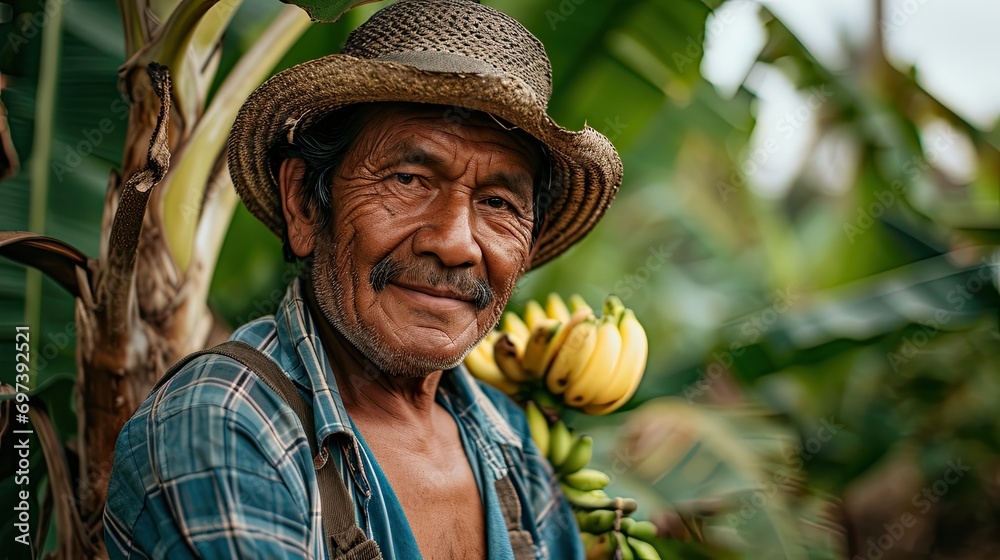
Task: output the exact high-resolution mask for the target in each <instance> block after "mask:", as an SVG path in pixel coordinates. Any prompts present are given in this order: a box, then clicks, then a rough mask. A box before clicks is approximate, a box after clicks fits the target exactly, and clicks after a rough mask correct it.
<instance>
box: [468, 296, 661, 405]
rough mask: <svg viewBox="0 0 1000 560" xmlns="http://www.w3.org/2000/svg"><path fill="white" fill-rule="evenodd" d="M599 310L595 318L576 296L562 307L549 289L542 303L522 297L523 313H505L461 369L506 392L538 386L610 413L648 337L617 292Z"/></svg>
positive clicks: (631, 386)
mask: <svg viewBox="0 0 1000 560" xmlns="http://www.w3.org/2000/svg"><path fill="white" fill-rule="evenodd" d="M602 311H603V313H602V315H601V316H600V317H597V316H596V315H595V314H594V311H593V309H591V307H590V306H589V305H587V302H586V301H584V299H583V298H582V297H580V296H579V295H576V294H574V295H573V296H570V298H569V301H568V305H567V302H565V301H563V299H562V298H561V297H560V296H559V295H558V294H555V293H552V294H549V296H548V298H547V299H546V302H545V306H544V307H543V306H542V305H541V304H540V303H538V302H537V301H529V302H528V303H527V305H525V309H524V317H523V318H522V317H520V316H518V315H517V314H516V313H514V312H512V311H507V312H505V313H504V315H503V317H502V319H501V320H500V325H499V330H495V331H493V332H491V333H490V334H489V335H488V336H487V337H486V339H485V340H484V341H483V343H482V344H480V345H479V346H478V347H477V348H476V349H475V350H473V351H472V353H470V354H469V356H468V357H467V358H466V361H465V363H466V366H468V368H469V371H470V372H472V374H473V375H475V376H476V377H478V378H479V379H481V380H483V381H485V382H486V383H489V384H490V385H493V386H495V387H497V388H498V389H500V390H501V391H503V392H505V393H507V394H508V395H511V396H516V395H518V394H524V393H526V392H531V388H532V387H538V388H544V389H547V391H548V392H549V393H551V394H553V395H556V396H557V397H559V398H561V400H562V401H563V402H564V403H565V405H567V406H570V407H573V408H577V409H580V410H582V411H583V412H585V413H587V414H595V415H599V414H607V413H609V412H612V411H614V410H617V409H618V408H619V407H621V406H622V405H624V404H625V403H626V402H628V400H629V399H630V398H632V395H633V394H634V393H635V390H636V388H637V387H638V386H639V381H641V380H642V374H643V371H644V370H645V367H646V356H647V354H648V341H647V339H646V333H645V331H644V330H643V328H642V325H640V324H639V321H638V320H636V318H635V314H634V313H633V312H632V310H631V309H625V306H624V305H622V302H621V300H619V299H618V298H617V297H615V296H608V297H607V299H606V300H605V301H604V306H603V310H602ZM522 387H523V388H526V389H527V391H522V390H521V388H522Z"/></svg>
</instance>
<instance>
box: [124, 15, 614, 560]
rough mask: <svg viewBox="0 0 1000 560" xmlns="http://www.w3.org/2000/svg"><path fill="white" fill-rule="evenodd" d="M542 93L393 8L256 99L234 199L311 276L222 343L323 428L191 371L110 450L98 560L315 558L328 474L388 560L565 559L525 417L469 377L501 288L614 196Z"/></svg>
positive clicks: (589, 147)
mask: <svg viewBox="0 0 1000 560" xmlns="http://www.w3.org/2000/svg"><path fill="white" fill-rule="evenodd" d="M550 90H551V71H550V67H549V63H548V58H547V57H546V56H545V52H544V50H543V48H542V46H541V44H540V43H539V42H538V41H537V39H535V38H534V37H533V36H532V35H531V34H530V33H528V31H527V30H525V29H524V28H523V27H522V26H521V25H520V24H518V23H517V22H516V21H514V20H513V19H511V18H509V17H507V16H505V15H503V14H501V13H499V12H497V11H495V10H493V9H491V8H488V7H484V6H481V5H479V4H477V3H474V2H470V1H467V0H439V1H434V0H403V1H400V2H398V3H396V4H394V5H391V6H389V7H387V8H385V9H383V10H382V11H380V12H378V13H377V14H375V15H374V16H373V17H372V18H371V19H370V20H369V21H368V22H367V23H365V24H364V25H362V26H361V27H359V28H358V29H357V30H356V31H355V32H354V33H352V35H351V37H350V38H349V39H348V41H347V44H346V45H345V47H344V49H343V51H342V52H341V54H338V55H330V56H327V57H324V58H320V59H317V60H313V61H310V62H307V63H304V64H301V65H299V66H296V67H293V68H290V69H288V70H286V71H284V72H281V73H280V74H278V75H277V76H275V77H274V78H272V79H271V80H269V81H268V82H267V83H265V84H264V85H262V86H261V87H260V88H258V90H257V91H255V92H254V94H252V95H251V96H250V98H249V99H248V100H247V102H246V103H245V105H244V106H243V108H242V109H241V111H240V113H239V116H238V117H237V119H236V123H235V124H234V126H233V129H232V132H231V134H230V146H229V167H230V173H231V175H232V177H233V181H234V184H235V186H236V189H237V191H238V192H239V194H240V197H241V198H242V199H243V201H244V203H245V204H246V206H247V208H248V209H249V210H250V211H251V212H252V213H253V214H254V215H255V216H256V217H257V218H258V219H260V220H261V221H262V222H263V223H264V224H265V225H267V226H268V228H269V229H271V230H272V231H273V232H274V233H275V234H277V235H278V236H279V237H281V238H282V239H283V240H284V244H285V252H286V256H287V257H290V258H295V257H297V258H302V259H305V260H306V262H307V263H308V272H307V274H305V275H304V277H303V278H302V279H300V280H296V281H293V282H292V284H291V285H290V286H289V288H288V292H287V294H286V297H285V299H284V301H283V302H282V304H281V306H280V308H279V310H278V311H277V312H276V313H275V315H274V316H273V317H266V318H263V319H260V320H258V321H255V322H252V323H250V324H248V325H244V326H243V327H241V328H240V329H238V330H237V331H236V332H235V333H234V334H233V339H235V340H240V341H243V342H246V343H249V344H250V345H252V346H254V347H255V348H257V349H259V350H261V351H262V352H263V353H264V354H265V355H266V356H267V357H268V358H269V359H270V360H273V361H274V362H275V363H277V364H278V365H279V366H280V367H281V369H282V370H283V371H284V372H285V375H287V377H288V378H290V379H291V381H293V382H294V383H295V387H296V389H297V390H298V392H299V393H301V395H302V396H303V397H304V398H305V401H306V402H307V403H308V404H309V406H310V407H311V410H312V413H313V415H314V421H313V424H314V425H311V426H309V425H303V424H304V422H303V421H300V420H299V419H298V417H297V416H296V414H295V413H293V412H292V409H291V408H290V407H289V406H288V405H287V404H285V402H283V401H282V398H281V397H279V396H278V395H277V394H275V392H274V391H271V390H270V389H269V388H268V386H267V385H265V384H264V383H261V381H260V379H261V378H260V377H259V376H260V375H261V372H259V371H250V369H251V368H248V367H246V366H244V365H242V364H240V363H239V362H237V361H235V360H233V359H230V358H227V357H224V356H221V355H215V354H212V355H207V356H200V357H198V358H196V359H194V360H191V361H190V362H188V363H187V364H186V365H185V366H184V367H183V368H181V369H180V370H179V371H177V372H176V374H175V375H174V376H173V377H171V378H169V380H167V381H166V382H165V383H164V384H163V386H162V387H160V388H158V389H156V390H154V391H153V393H152V394H151V395H150V397H149V398H148V399H147V400H146V402H144V403H143V404H142V405H141V406H140V407H139V409H138V411H137V412H136V414H135V416H134V417H133V418H132V420H130V421H129V423H128V424H126V426H125V427H124V429H123V430H122V433H121V436H120V437H119V441H118V445H117V448H116V452H115V466H114V471H113V473H112V479H111V483H110V486H109V489H108V506H107V510H106V514H105V534H106V541H107V547H108V552H109V554H110V556H111V557H112V558H123V557H157V558H191V557H201V558H230V557H240V558H242V557H254V558H326V557H327V555H328V554H330V555H331V556H332V555H333V553H332V552H331V551H329V550H328V548H330V547H331V545H328V543H327V542H326V541H325V539H324V529H325V527H324V520H323V516H324V515H328V514H330V512H324V511H321V508H320V504H321V503H324V502H323V499H325V497H322V499H321V494H322V493H323V489H321V488H320V487H319V486H318V484H319V483H318V482H317V478H318V475H317V473H318V472H322V469H324V468H326V466H325V465H326V463H327V462H330V463H331V464H332V465H334V466H335V467H336V469H337V472H339V477H338V478H337V480H338V484H339V483H340V481H341V480H342V482H343V483H344V484H346V487H347V493H348V494H349V495H350V499H351V500H350V501H351V503H352V504H353V509H354V511H353V515H350V517H352V518H353V519H354V521H356V523H357V525H358V526H359V527H360V528H361V531H363V532H364V537H366V538H369V539H373V540H374V541H375V543H377V545H378V549H379V551H380V553H381V555H382V558H420V557H425V558H460V559H466V558H487V557H488V558H554V559H555V558H560V559H561V558H575V557H581V556H582V550H581V545H580V543H579V538H578V535H577V528H576V524H575V521H574V520H573V518H572V514H571V512H570V510H569V507H568V504H567V503H566V501H565V500H564V499H563V497H562V495H561V494H560V492H559V490H558V486H557V485H556V483H555V478H554V475H553V473H552V471H551V468H550V467H549V465H548V463H547V462H546V460H545V458H544V457H542V456H540V455H539V452H538V450H537V448H536V447H535V446H534V444H533V443H532V442H531V438H530V434H529V431H528V428H527V423H526V420H525V418H524V415H523V414H522V413H521V411H520V410H519V409H518V408H517V407H516V406H515V405H514V404H513V403H512V402H511V401H510V400H509V399H507V398H506V397H505V396H504V395H502V394H500V393H499V392H497V391H495V390H493V389H491V388H489V387H487V386H484V385H482V384H479V383H478V382H476V381H475V380H474V379H473V378H472V377H471V376H470V375H469V374H468V373H467V372H466V371H465V370H464V369H463V368H462V367H461V366H460V364H461V361H462V359H463V358H464V356H465V355H466V354H467V353H468V352H469V351H470V350H471V349H472V348H473V347H475V345H476V344H478V343H479V341H480V340H482V339H483V338H484V337H485V335H486V334H487V333H488V332H489V331H490V329H492V328H493V327H494V326H495V325H496V323H497V321H498V319H499V317H500V314H501V312H502V310H503V308H504V305H505V304H506V303H507V301H508V299H509V298H510V296H511V293H512V291H513V289H514V285H515V283H516V282H517V279H518V278H519V277H520V276H521V275H522V274H523V273H524V272H525V271H526V270H528V269H530V268H534V267H537V266H539V265H540V264H542V263H544V262H546V261H548V260H550V259H552V258H553V257H555V256H556V255H558V254H559V253H561V252H562V251H564V250H565V249H566V248H568V247H569V246H570V245H572V244H573V243H574V242H576V241H577V240H579V239H580V238H581V237H582V236H583V235H585V234H586V233H587V232H588V231H589V230H590V229H591V228H592V227H593V225H594V224H595V223H596V222H597V220H598V219H599V218H600V216H601V215H603V213H604V211H605V209H606V208H607V206H608V205H609V204H610V202H611V199H612V198H613V197H614V194H615V192H616V190H617V186H618V184H619V182H620V178H621V163H620V160H619V159H618V156H617V153H616V152H615V150H614V148H613V147H612V146H611V144H610V142H608V140H607V139H606V138H604V137H603V136H601V135H600V134H599V133H597V132H596V131H594V130H592V129H589V128H587V129H585V130H583V131H581V132H571V131H568V130H566V129H563V128H561V127H559V126H558V125H556V124H555V123H554V122H553V121H552V120H551V119H550V118H549V117H548V116H547V115H546V114H545V105H546V103H547V100H548V98H549V94H550ZM303 430H308V431H311V432H314V433H315V441H316V442H318V443H319V446H320V447H321V451H320V453H319V454H317V456H316V457H315V458H314V457H313V455H312V453H311V452H310V448H309V446H308V445H307V442H306V441H305V438H304V437H303V435H302V434H303ZM317 469H319V470H317ZM348 507H351V506H348Z"/></svg>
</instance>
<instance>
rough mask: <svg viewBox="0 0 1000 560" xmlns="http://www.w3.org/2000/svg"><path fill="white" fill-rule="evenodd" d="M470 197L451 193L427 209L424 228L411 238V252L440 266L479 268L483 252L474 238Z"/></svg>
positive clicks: (473, 216) (473, 220) (473, 217)
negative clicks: (423, 256) (430, 259)
mask: <svg viewBox="0 0 1000 560" xmlns="http://www.w3.org/2000/svg"><path fill="white" fill-rule="evenodd" d="M471 205H472V202H471V201H470V199H469V196H467V195H466V194H461V193H452V194H451V196H448V197H443V199H442V200H441V201H440V202H439V203H438V204H433V205H431V206H430V208H428V211H427V213H426V215H425V216H424V218H423V219H424V225H423V226H422V227H421V228H420V229H419V230H417V233H416V234H415V235H414V237H413V252H414V253H416V254H417V255H425V256H434V257H436V258H437V259H438V260H439V261H440V262H441V264H442V265H443V266H446V267H459V268H468V267H472V266H475V265H476V264H478V263H479V262H480V261H481V260H482V258H483V253H482V249H481V248H480V247H479V243H478V242H477V241H476V237H475V231H474V228H475V219H476V217H475V215H474V212H473V210H472V206H471Z"/></svg>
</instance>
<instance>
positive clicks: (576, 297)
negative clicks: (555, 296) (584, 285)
mask: <svg viewBox="0 0 1000 560" xmlns="http://www.w3.org/2000/svg"><path fill="white" fill-rule="evenodd" d="M567 301H568V303H569V310H570V311H571V312H576V311H579V310H581V309H589V310H590V312H591V313H593V312H594V310H593V309H591V308H590V306H589V305H587V300H585V299H583V296H581V295H580V294H573V295H571V296H569V299H568V300H567Z"/></svg>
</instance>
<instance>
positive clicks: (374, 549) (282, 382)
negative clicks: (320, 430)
mask: <svg viewBox="0 0 1000 560" xmlns="http://www.w3.org/2000/svg"><path fill="white" fill-rule="evenodd" d="M206 354H221V355H223V356H227V357H229V358H232V359H234V360H236V361H237V362H239V363H241V364H243V365H244V366H246V367H247V369H249V370H250V371H251V372H253V373H254V374H256V375H257V377H258V378H260V380H261V381H263V382H264V383H265V384H267V386H268V387H270V388H271V390H273V391H274V392H275V393H277V395H278V396H279V397H281V399H282V400H284V401H285V402H286V403H287V404H288V406H290V407H291V408H292V410H293V411H295V414H296V415H297V416H298V417H299V421H300V422H302V429H303V431H304V432H305V434H306V439H307V440H308V441H309V450H310V451H311V452H312V456H313V465H314V466H315V467H316V480H317V483H318V484H319V496H320V507H321V508H322V515H323V530H324V533H325V534H326V544H327V548H328V550H329V551H330V556H331V558H334V559H336V560H381V558H382V553H381V552H380V551H379V548H378V544H377V543H376V542H375V541H373V540H371V539H369V538H368V537H367V536H365V533H364V531H362V530H361V528H360V527H358V524H357V522H356V521H355V519H354V502H353V501H352V500H351V495H350V493H349V492H348V491H347V486H345V485H344V480H343V479H342V478H341V476H340V471H338V470H337V466H336V465H335V464H334V461H333V460H332V459H330V460H325V461H324V460H323V459H322V457H321V456H320V450H319V446H318V445H317V443H316V432H315V430H314V429H313V426H314V422H313V413H312V407H311V406H310V405H309V404H308V403H306V401H305V399H303V398H302V395H301V394H300V393H299V390H298V389H297V388H296V387H295V384H293V383H292V381H291V379H289V378H288V377H287V376H286V375H285V373H284V372H283V371H281V368H280V367H279V366H278V364H277V363H275V362H274V360H272V359H270V358H269V357H267V356H266V355H264V353H262V352H261V351H260V350H258V349H256V348H254V347H253V346H250V345H249V344H247V343H245V342H240V341H236V340H230V341H228V342H223V343H222V344H220V345H218V346H216V347H214V348H209V349H208V350H202V351H200V352H195V353H193V354H190V355H188V356H185V357H184V358H183V359H181V361H179V362H177V363H176V364H174V365H173V367H171V368H170V370H168V371H167V373H165V374H164V375H163V377H161V378H160V380H159V381H157V383H156V385H155V386H154V387H153V391H152V392H156V391H157V390H158V389H159V388H160V387H161V386H163V384H164V383H166V382H167V381H168V380H169V379H170V378H171V377H173V376H174V374H176V373H177V372H178V371H180V369H181V368H183V367H184V366H185V365H186V364H187V363H188V362H190V361H191V360H193V359H195V358H197V357H199V356H204V355H206Z"/></svg>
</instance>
